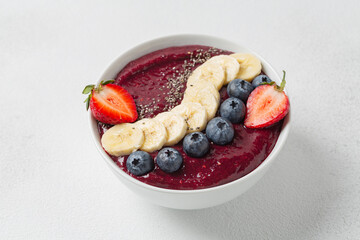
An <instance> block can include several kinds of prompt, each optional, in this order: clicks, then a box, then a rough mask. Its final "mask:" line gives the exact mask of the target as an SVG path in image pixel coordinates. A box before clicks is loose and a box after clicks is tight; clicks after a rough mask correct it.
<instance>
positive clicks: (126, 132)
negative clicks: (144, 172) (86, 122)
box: [101, 53, 261, 156]
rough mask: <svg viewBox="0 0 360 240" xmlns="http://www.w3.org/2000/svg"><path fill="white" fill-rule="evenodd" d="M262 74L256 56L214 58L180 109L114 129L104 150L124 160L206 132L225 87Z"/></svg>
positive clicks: (198, 73)
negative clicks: (239, 80)
mask: <svg viewBox="0 0 360 240" xmlns="http://www.w3.org/2000/svg"><path fill="white" fill-rule="evenodd" d="M260 72H261V62H260V60H259V59H258V58H256V57H255V56H254V55H252V54H248V53H236V54H232V55H219V56H215V57H212V58H210V59H209V60H208V61H206V62H205V63H204V64H202V65H201V66H199V67H198V68H197V69H195V71H193V73H192V74H191V76H190V77H189V79H188V81H187V85H186V90H185V93H184V98H183V100H182V102H181V104H180V105H178V106H176V107H175V108H173V109H172V110H171V111H170V112H163V113H160V114H158V115H157V116H156V117H155V118H152V119H150V118H145V119H142V120H139V121H137V122H135V123H122V124H118V125H115V126H113V127H111V128H110V129H109V130H107V131H106V132H105V133H104V135H103V136H102V138H101V143H102V146H103V147H104V149H105V150H106V151H107V152H108V153H109V154H111V155H113V156H122V155H129V154H131V153H132V152H134V151H136V150H138V149H140V150H142V151H146V152H154V151H156V150H159V149H161V148H162V147H163V146H172V145H175V144H177V143H178V142H179V141H181V140H182V139H183V138H184V136H185V134H187V133H191V132H197V131H202V130H204V129H205V127H206V124H207V122H208V121H209V120H211V119H212V118H214V116H215V114H216V112H217V109H218V107H219V104H220V94H219V90H220V89H221V88H222V86H223V85H226V84H228V83H229V82H231V81H232V80H234V79H236V78H240V79H243V80H246V81H252V79H254V78H255V77H256V76H257V75H259V74H260Z"/></svg>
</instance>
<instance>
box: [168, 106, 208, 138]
mask: <svg viewBox="0 0 360 240" xmlns="http://www.w3.org/2000/svg"><path fill="white" fill-rule="evenodd" d="M171 112H174V113H178V114H180V115H181V116H182V117H183V118H184V119H185V121H186V123H187V131H186V132H187V133H191V132H200V131H202V130H204V129H205V127H206V123H207V114H206V109H205V108H204V107H203V106H201V104H200V103H193V102H187V103H181V104H180V105H178V106H176V107H174V108H173V109H172V110H171Z"/></svg>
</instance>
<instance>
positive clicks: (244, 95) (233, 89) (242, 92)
mask: <svg viewBox="0 0 360 240" xmlns="http://www.w3.org/2000/svg"><path fill="white" fill-rule="evenodd" d="M252 90H254V87H253V86H252V85H251V83H249V82H247V81H244V80H242V79H235V80H233V81H231V82H230V83H229V84H228V86H227V93H228V95H229V96H230V97H236V98H239V99H241V100H242V101H243V102H244V103H246V101H247V99H248V97H249V95H250V93H251V92H252Z"/></svg>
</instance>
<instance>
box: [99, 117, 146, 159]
mask: <svg viewBox="0 0 360 240" xmlns="http://www.w3.org/2000/svg"><path fill="white" fill-rule="evenodd" d="M144 139H145V138H144V133H143V131H142V130H141V129H140V128H139V127H137V126H136V125H135V124H131V123H121V124H118V125H115V126H113V127H111V128H110V129H109V130H107V131H106V132H105V133H104V135H103V136H102V137H101V145H102V146H103V148H104V149H105V150H106V151H107V152H108V153H109V154H111V155H113V156H116V157H118V156H122V155H129V154H130V153H132V152H135V151H136V150H138V149H139V148H140V147H141V145H142V144H143V143H144Z"/></svg>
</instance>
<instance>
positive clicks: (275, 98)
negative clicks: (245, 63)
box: [244, 71, 290, 128]
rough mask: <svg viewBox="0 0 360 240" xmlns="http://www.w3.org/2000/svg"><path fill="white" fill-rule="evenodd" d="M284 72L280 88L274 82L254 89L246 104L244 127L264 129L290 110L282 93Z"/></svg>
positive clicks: (287, 100) (286, 98)
mask: <svg viewBox="0 0 360 240" xmlns="http://www.w3.org/2000/svg"><path fill="white" fill-rule="evenodd" d="M285 74H286V73H285V71H284V76H283V79H282V82H281V85H280V86H277V85H276V84H275V82H270V83H267V82H265V83H264V84H263V85H260V86H259V87H257V88H255V90H254V91H253V92H252V93H251V94H250V96H249V99H248V101H247V103H246V108H247V112H246V117H245V122H244V125H245V126H246V127H248V128H264V127H268V126H271V125H273V124H274V123H276V122H278V121H280V120H281V119H283V118H284V117H285V116H286V114H287V113H288V112H289V109H290V102H289V98H288V97H287V96H286V94H285V92H284V87H285V83H286V81H285Z"/></svg>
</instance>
